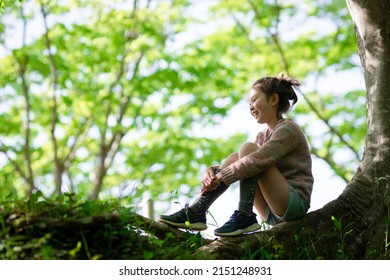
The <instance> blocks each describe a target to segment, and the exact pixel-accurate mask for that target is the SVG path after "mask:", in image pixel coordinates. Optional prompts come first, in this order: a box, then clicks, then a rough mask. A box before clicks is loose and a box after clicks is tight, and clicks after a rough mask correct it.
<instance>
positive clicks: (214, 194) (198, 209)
mask: <svg viewBox="0 0 390 280" xmlns="http://www.w3.org/2000/svg"><path fill="white" fill-rule="evenodd" d="M237 160H238V153H233V154H231V155H230V156H228V157H227V158H226V159H225V160H224V161H223V163H222V165H221V166H220V169H223V168H225V167H227V166H229V165H230V164H232V163H233V162H235V161H237ZM228 188H229V186H228V185H226V184H225V183H221V185H220V186H219V187H218V188H216V189H214V190H212V191H209V192H208V193H206V194H205V195H202V196H198V197H197V198H196V199H195V201H194V202H193V203H192V204H191V205H190V208H191V210H192V211H194V212H195V213H198V214H201V213H204V212H206V211H207V210H208V209H209V208H210V206H211V204H213V203H214V201H215V200H217V198H218V197H220V196H221V195H222V194H223V193H224V192H225V191H226V190H227V189H228Z"/></svg>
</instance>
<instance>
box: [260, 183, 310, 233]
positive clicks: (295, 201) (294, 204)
mask: <svg viewBox="0 0 390 280" xmlns="http://www.w3.org/2000/svg"><path fill="white" fill-rule="evenodd" d="M309 207H310V206H309V204H308V203H307V202H306V200H305V199H304V198H303V197H302V195H301V194H300V193H299V192H298V191H297V190H296V189H295V188H294V187H293V186H291V185H290V199H289V202H288V207H287V211H286V213H285V214H284V216H283V217H280V216H279V215H277V214H275V213H274V212H272V210H271V209H270V208H269V207H268V205H267V206H266V214H267V218H266V222H267V223H268V224H270V225H272V226H274V225H276V224H279V223H281V222H285V221H289V220H294V219H298V218H300V217H302V216H304V215H305V214H306V213H307V211H308V210H309Z"/></svg>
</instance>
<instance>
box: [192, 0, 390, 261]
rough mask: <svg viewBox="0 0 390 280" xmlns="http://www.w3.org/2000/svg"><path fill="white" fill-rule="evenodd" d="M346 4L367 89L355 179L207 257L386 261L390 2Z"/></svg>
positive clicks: (206, 249)
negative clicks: (321, 202)
mask: <svg viewBox="0 0 390 280" xmlns="http://www.w3.org/2000/svg"><path fill="white" fill-rule="evenodd" d="M347 5H348V8H349V11H350V14H351V16H352V19H353V21H354V24H355V30H356V35H357V40H358V46H359V55H360V58H361V61H362V65H363V68H364V74H365V82H366V88H367V122H368V130H367V137H366V143H365V150H364V154H363V159H362V161H361V163H360V165H359V167H358V169H357V171H356V173H355V175H354V177H353V178H352V179H351V181H350V182H349V184H348V185H347V187H346V188H345V191H344V192H343V193H342V194H341V195H340V196H339V197H338V198H337V199H336V200H334V201H332V202H330V203H328V204H327V205H325V206H324V207H323V208H322V209H320V210H317V211H315V212H311V213H309V214H308V215H306V216H305V217H303V218H301V219H299V220H296V221H291V222H287V223H282V224H280V225H277V226H275V227H273V228H272V229H270V230H267V231H262V232H259V233H255V234H251V235H247V236H242V237H238V238H221V239H218V240H217V241H215V242H213V243H211V244H208V245H206V246H203V247H202V248H200V249H199V251H200V253H201V254H203V256H204V257H205V258H207V256H218V258H222V259H237V258H242V257H243V256H244V255H245V256H248V254H250V255H252V256H253V255H257V257H263V258H265V257H267V256H269V254H272V256H273V257H277V256H279V255H282V254H283V258H290V259H297V258H300V259H305V258H307V259H310V258H313V257H322V258H325V259H333V258H353V259H375V258H389V257H390V254H389V253H388V252H387V247H388V245H389V243H388V241H387V235H388V232H389V229H388V227H389V220H390V210H389V206H390V174H389V170H390V122H389V119H390V110H389V104H390V79H389V78H388V77H389V76H390V13H389V11H390V2H389V0H371V1H365V0H347ZM267 254H268V255H267ZM259 255H260V256H259ZM255 257H256V256H255Z"/></svg>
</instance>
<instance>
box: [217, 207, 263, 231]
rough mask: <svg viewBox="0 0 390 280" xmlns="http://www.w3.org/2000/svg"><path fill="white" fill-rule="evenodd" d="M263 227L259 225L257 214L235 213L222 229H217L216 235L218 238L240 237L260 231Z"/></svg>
mask: <svg viewBox="0 0 390 280" xmlns="http://www.w3.org/2000/svg"><path fill="white" fill-rule="evenodd" d="M260 228H261V226H260V225H259V224H258V223H257V220H256V214H255V213H251V214H248V213H245V212H241V211H238V210H236V211H234V213H233V215H232V216H231V217H230V219H229V221H227V222H226V223H225V224H224V225H223V226H222V227H220V228H217V229H216V230H215V231H214V234H215V235H217V236H238V235H241V234H243V233H246V232H252V231H256V230H258V229H260Z"/></svg>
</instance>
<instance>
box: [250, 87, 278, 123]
mask: <svg viewBox="0 0 390 280" xmlns="http://www.w3.org/2000/svg"><path fill="white" fill-rule="evenodd" d="M278 101H279V96H278V95H277V94H274V95H272V96H271V97H269V98H267V95H266V94H265V93H264V92H263V91H262V90H261V89H259V88H252V89H251V90H250V91H249V110H250V112H251V115H252V116H253V117H254V118H255V119H256V121H257V122H258V123H260V124H264V123H267V124H269V123H271V122H272V121H274V120H275V119H277V105H278Z"/></svg>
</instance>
